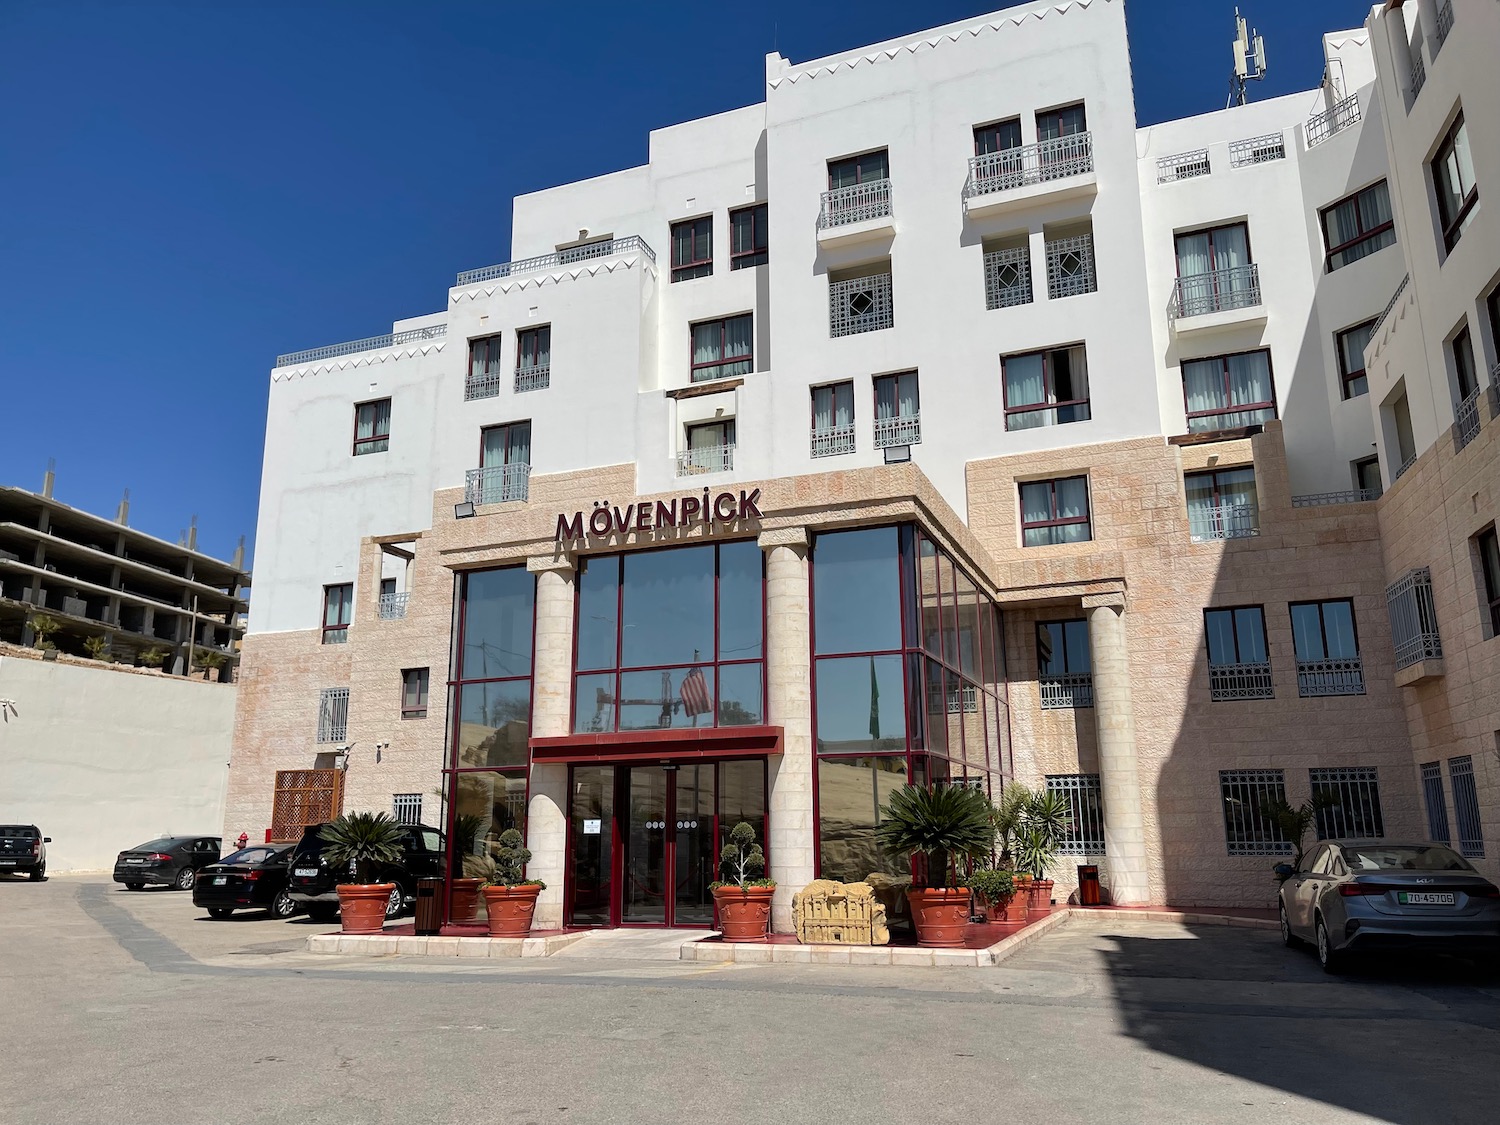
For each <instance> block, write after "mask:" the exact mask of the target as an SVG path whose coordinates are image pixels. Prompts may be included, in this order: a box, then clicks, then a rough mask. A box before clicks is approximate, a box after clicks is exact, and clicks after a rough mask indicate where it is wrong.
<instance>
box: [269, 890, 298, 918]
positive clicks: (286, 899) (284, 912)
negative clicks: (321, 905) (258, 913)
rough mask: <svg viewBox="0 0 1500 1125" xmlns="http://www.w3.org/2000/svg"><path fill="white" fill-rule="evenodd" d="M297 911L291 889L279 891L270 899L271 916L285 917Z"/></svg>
mask: <svg viewBox="0 0 1500 1125" xmlns="http://www.w3.org/2000/svg"><path fill="white" fill-rule="evenodd" d="M296 913H297V900H296V899H294V898H293V897H292V892H291V891H281V892H279V893H278V894H277V895H276V897H275V898H273V899H272V900H271V906H270V914H271V917H272V918H281V919H286V918H290V917H291V916H292V915H294V914H296Z"/></svg>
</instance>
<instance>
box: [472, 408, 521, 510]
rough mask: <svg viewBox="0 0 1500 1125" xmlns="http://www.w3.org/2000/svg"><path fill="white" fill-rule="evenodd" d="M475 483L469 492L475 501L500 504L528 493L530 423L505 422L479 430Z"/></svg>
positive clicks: (518, 498) (477, 502) (519, 498)
mask: <svg viewBox="0 0 1500 1125" xmlns="http://www.w3.org/2000/svg"><path fill="white" fill-rule="evenodd" d="M474 484H475V486H476V487H474V488H471V490H470V491H471V492H472V493H473V496H472V497H471V498H472V499H473V501H474V503H476V504H502V503H505V502H506V501H508V500H525V499H526V498H527V497H528V496H529V495H530V487H531V423H530V422H508V423H506V424H505V425H503V426H486V427H485V428H484V429H482V430H480V431H479V475H478V480H477V481H476V482H474Z"/></svg>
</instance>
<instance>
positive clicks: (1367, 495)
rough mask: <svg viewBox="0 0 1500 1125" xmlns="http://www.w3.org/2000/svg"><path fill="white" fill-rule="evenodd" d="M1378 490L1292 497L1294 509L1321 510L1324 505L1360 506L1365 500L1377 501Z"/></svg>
mask: <svg viewBox="0 0 1500 1125" xmlns="http://www.w3.org/2000/svg"><path fill="white" fill-rule="evenodd" d="M1379 499H1380V490H1379V489H1378V488H1351V489H1347V490H1346V491H1344V492H1308V493H1304V494H1303V495H1301V496H1293V497H1292V507H1294V508H1321V507H1323V506H1324V505H1326V504H1360V503H1363V502H1365V501H1367V500H1379Z"/></svg>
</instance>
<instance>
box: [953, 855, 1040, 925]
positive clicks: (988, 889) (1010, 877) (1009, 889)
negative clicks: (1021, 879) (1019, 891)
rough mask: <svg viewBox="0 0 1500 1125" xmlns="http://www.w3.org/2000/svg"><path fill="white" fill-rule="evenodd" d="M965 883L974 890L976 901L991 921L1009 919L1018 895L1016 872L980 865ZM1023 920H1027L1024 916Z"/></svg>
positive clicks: (967, 877)
mask: <svg viewBox="0 0 1500 1125" xmlns="http://www.w3.org/2000/svg"><path fill="white" fill-rule="evenodd" d="M964 885H965V886H967V887H968V888H969V890H970V891H972V892H973V894H974V898H975V900H976V903H977V904H978V905H979V906H980V907H981V908H982V909H983V910H984V916H985V918H986V919H987V920H988V921H991V922H1005V921H1008V920H1009V919H1007V917H1006V914H1007V911H1008V910H1009V908H1010V904H1011V902H1012V900H1013V899H1014V898H1015V897H1016V880H1015V875H1014V873H1012V872H1010V871H1001V870H999V869H998V868H994V867H980V868H976V869H975V870H973V871H971V872H969V874H968V875H967V876H966V877H965V878H964ZM1021 921H1025V918H1024V917H1023V918H1022V919H1021Z"/></svg>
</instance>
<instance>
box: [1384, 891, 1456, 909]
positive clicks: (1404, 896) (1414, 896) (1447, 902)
mask: <svg viewBox="0 0 1500 1125" xmlns="http://www.w3.org/2000/svg"><path fill="white" fill-rule="evenodd" d="M1396 901H1397V902H1399V903H1400V904H1401V905H1402V906H1452V905H1453V892H1452V891H1446V892H1444V891H1402V892H1401V893H1400V894H1398V895H1397V896H1396Z"/></svg>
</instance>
